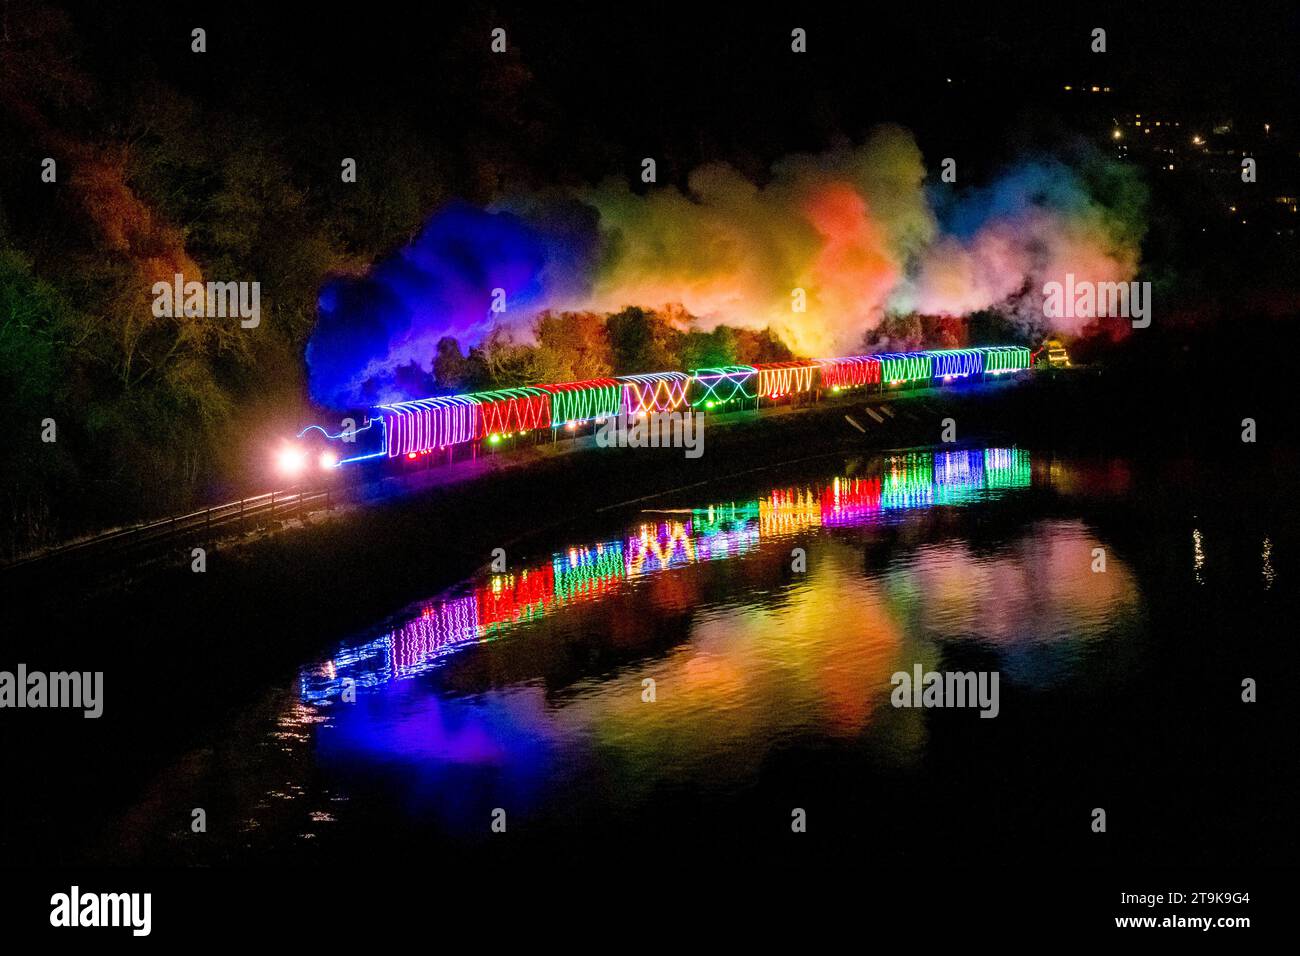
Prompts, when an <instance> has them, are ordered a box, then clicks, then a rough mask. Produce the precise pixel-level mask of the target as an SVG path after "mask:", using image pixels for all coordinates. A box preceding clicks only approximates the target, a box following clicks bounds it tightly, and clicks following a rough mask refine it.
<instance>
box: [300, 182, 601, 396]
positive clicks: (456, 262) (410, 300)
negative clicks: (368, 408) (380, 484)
mask: <svg viewBox="0 0 1300 956" xmlns="http://www.w3.org/2000/svg"><path fill="white" fill-rule="evenodd" d="M534 211H535V212H536V213H537V214H536V215H531V214H524V215H521V214H516V213H514V212H508V211H502V212H485V211H483V210H480V209H477V208H475V207H473V206H470V205H468V204H466V203H462V202H456V203H452V204H449V205H447V206H444V207H443V208H442V209H440V210H439V211H438V212H437V213H435V214H434V216H433V217H432V218H431V219H430V220H429V222H428V223H426V224H425V226H424V228H423V229H422V230H421V231H420V233H419V235H418V236H416V238H415V239H414V240H413V241H412V242H411V243H410V244H409V245H407V246H406V247H404V248H403V249H401V250H399V251H398V252H396V253H394V254H393V255H391V256H389V257H388V258H387V259H384V260H382V261H380V262H379V263H378V264H376V265H375V266H374V267H373V268H372V269H371V270H370V272H369V273H367V274H366V275H365V276H362V277H360V278H356V277H343V278H338V279H334V280H331V281H330V282H328V283H327V284H326V285H325V287H324V288H323V289H322V290H321V294H320V301H319V314H318V317H317V322H316V328H315V330H314V331H313V333H312V337H311V339H310V341H309V342H308V343H307V366H308V387H309V390H310V393H311V398H312V400H313V401H315V402H317V403H319V404H321V405H324V406H325V407H327V408H332V409H340V410H341V409H346V408H355V407H357V406H361V405H370V404H374V403H376V402H385V401H397V400H402V399H411V398H421V397H424V396H426V395H429V394H431V392H430V389H431V388H432V376H431V374H430V368H431V363H432V360H433V355H434V350H435V348H436V346H437V343H438V340H439V339H440V338H442V337H443V336H447V335H450V336H453V337H455V338H456V339H458V340H459V341H460V343H461V344H462V346H463V347H469V346H470V345H474V344H477V343H478V342H479V341H481V340H482V338H483V336H484V335H485V334H486V333H487V331H488V330H489V329H490V328H491V327H492V325H493V324H494V320H502V321H504V322H508V323H510V324H511V325H515V326H523V325H526V320H527V319H528V318H530V317H531V316H533V315H535V314H536V313H537V312H539V311H541V310H542V309H545V308H548V307H552V306H554V305H556V304H559V303H562V302H564V301H566V300H571V299H573V298H577V297H581V296H582V295H584V294H585V293H586V292H587V291H589V288H590V279H591V276H592V274H593V271H594V268H595V264H596V261H597V258H598V229H597V221H596V213H595V211H594V210H592V209H591V208H590V207H587V206H583V205H581V204H578V203H558V204H555V206H554V207H553V208H549V209H545V210H541V209H537V210H534ZM530 212H532V211H530ZM498 288H499V289H503V290H505V302H506V312H505V313H503V314H494V313H493V312H492V310H491V307H492V300H493V290H494V289H498Z"/></svg>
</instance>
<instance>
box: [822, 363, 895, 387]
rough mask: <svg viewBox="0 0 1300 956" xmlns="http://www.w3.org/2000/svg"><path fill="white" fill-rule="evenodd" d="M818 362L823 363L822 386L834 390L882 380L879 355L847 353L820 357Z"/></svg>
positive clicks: (873, 383)
mask: <svg viewBox="0 0 1300 956" xmlns="http://www.w3.org/2000/svg"><path fill="white" fill-rule="evenodd" d="M818 364H819V365H821V387H822V388H824V389H829V390H830V391H832V392H839V391H846V390H848V389H852V388H866V387H869V386H872V385H879V384H880V382H881V369H882V365H881V361H880V356H879V355H847V356H844V357H843V358H830V359H820V360H819V362H818Z"/></svg>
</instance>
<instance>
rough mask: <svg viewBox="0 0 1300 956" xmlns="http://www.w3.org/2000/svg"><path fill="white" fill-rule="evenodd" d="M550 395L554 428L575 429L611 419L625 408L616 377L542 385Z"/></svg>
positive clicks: (621, 386)
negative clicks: (586, 423) (574, 427)
mask: <svg viewBox="0 0 1300 956" xmlns="http://www.w3.org/2000/svg"><path fill="white" fill-rule="evenodd" d="M537 387H538V388H540V389H544V390H545V391H547V392H549V393H550V396H551V427H552V428H562V427H566V426H567V427H570V428H571V427H573V426H575V425H580V424H582V423H584V422H591V421H598V420H600V419H604V418H612V417H615V416H617V415H618V414H619V412H621V411H622V409H623V383H622V382H620V381H618V379H614V378H593V379H588V380H587V381H585V382H562V383H560V384H558V385H539V386H537Z"/></svg>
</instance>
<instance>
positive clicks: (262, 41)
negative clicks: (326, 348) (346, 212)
mask: <svg viewBox="0 0 1300 956" xmlns="http://www.w3.org/2000/svg"><path fill="white" fill-rule="evenodd" d="M123 6H126V7H127V9H119V8H118V7H119V5H116V4H111V5H110V4H96V5H94V6H91V7H87V8H86V9H84V10H81V11H79V12H76V13H75V14H74V16H75V19H76V22H77V25H78V28H79V29H78V32H79V33H80V34H81V35H82V36H83V37H84V38H85V40H86V43H87V49H86V50H85V54H86V56H87V57H88V61H89V62H91V63H93V64H95V72H96V73H97V74H98V75H99V76H100V77H101V78H103V79H104V81H105V82H106V84H107V85H108V86H110V87H111V86H114V85H121V86H123V87H125V85H126V84H127V83H128V82H129V81H130V80H131V79H133V78H137V77H139V76H142V75H148V74H150V73H152V74H154V75H156V76H158V77H159V78H162V79H164V80H165V81H166V82H167V83H168V84H170V85H172V86H175V87H178V88H180V89H181V90H183V91H184V92H186V93H188V94H190V95H192V96H194V97H195V98H196V99H198V100H200V101H201V102H203V103H204V104H205V105H209V106H216V107H221V108H229V109H232V110H235V111H241V112H247V113H255V114H257V115H261V116H264V117H267V118H269V119H271V120H273V121H274V122H276V123H280V124H288V125H292V124H293V123H295V122H296V121H302V120H311V119H313V118H314V119H315V121H316V122H317V123H319V124H330V123H333V124H335V128H336V130H337V131H338V133H339V134H340V135H343V136H346V135H348V134H349V131H354V132H355V135H357V136H365V135H367V133H366V131H367V129H369V128H371V127H372V126H373V124H375V123H377V122H381V120H380V119H378V118H379V117H389V119H387V120H383V121H385V122H397V123H402V124H404V125H406V126H408V127H409V128H412V129H419V130H420V131H421V134H422V135H427V136H430V137H437V136H440V135H446V136H457V135H463V131H464V130H466V129H469V128H474V126H475V124H476V123H479V122H480V120H482V121H483V122H485V123H486V124H487V126H488V127H489V128H491V127H492V124H493V122H494V118H493V117H486V118H485V117H483V116H481V115H475V114H476V113H477V114H483V113H501V112H508V111H512V110H513V111H516V112H517V113H518V114H519V115H518V116H516V117H515V118H514V119H515V121H516V123H515V125H522V126H523V127H524V128H525V129H527V128H529V124H530V123H531V124H532V128H533V129H535V130H536V136H537V137H540V138H541V139H543V140H544V142H536V143H524V142H521V143H519V144H518V146H519V148H520V150H522V151H527V150H529V149H536V150H537V151H538V153H539V155H541V154H545V155H547V156H549V158H550V160H551V162H552V163H553V164H554V167H555V168H556V169H563V170H564V171H565V173H566V174H567V175H570V176H576V177H578V178H588V179H590V178H598V177H599V176H601V175H605V174H607V173H608V172H610V171H611V167H618V168H620V169H621V168H622V166H623V164H624V163H626V162H630V161H632V160H633V159H635V157H638V156H643V155H657V156H661V157H666V164H667V167H668V171H669V175H675V174H678V173H680V172H681V170H683V169H689V168H690V167H691V166H694V165H696V164H698V163H699V162H702V161H705V160H712V159H725V160H728V161H731V162H733V163H736V164H738V165H740V166H741V167H742V168H746V169H749V170H751V171H753V172H755V173H756V174H758V173H761V171H762V170H763V169H764V168H765V167H766V165H767V164H768V163H769V162H770V161H771V159H773V158H775V157H777V156H780V155H782V154H785V153H788V152H792V151H805V150H808V151H813V150H819V149H822V148H824V147H825V146H826V145H828V144H829V143H831V142H833V141H834V140H835V139H836V138H842V137H847V138H850V139H854V140H860V139H861V138H862V137H863V134H864V133H865V131H866V130H867V129H869V128H870V127H871V126H872V125H874V124H875V123H877V122H880V121H885V120H893V121H898V122H901V123H903V124H904V125H907V126H909V127H911V128H912V129H914V130H915V131H916V133H917V135H918V138H919V140H920V142H921V145H922V148H923V149H924V150H927V151H929V149H930V148H933V149H936V150H942V151H943V152H942V154H945V155H946V154H948V153H949V152H953V153H958V152H966V153H969V152H970V151H971V150H974V149H979V150H983V151H985V152H986V153H987V155H988V160H989V162H996V161H997V160H998V159H999V158H1000V154H1003V153H1009V152H1013V151H1015V150H1017V149H1020V148H1023V146H1024V145H1025V144H1024V143H1023V142H1022V141H1021V140H1020V139H1014V141H1013V138H1014V137H1021V138H1022V137H1023V135H1024V131H1025V130H1026V129H1035V128H1038V127H1043V126H1051V125H1053V124H1056V123H1058V122H1060V121H1062V119H1064V120H1065V121H1067V122H1068V121H1069V119H1070V117H1069V116H1068V115H1066V114H1068V112H1069V104H1068V103H1066V102H1064V101H1063V97H1062V95H1061V87H1062V85H1063V84H1064V83H1075V84H1077V83H1082V82H1090V83H1091V82H1096V83H1102V84H1109V85H1111V86H1112V87H1113V88H1114V89H1115V94H1114V99H1113V100H1112V101H1111V102H1112V103H1113V104H1114V107H1115V108H1122V107H1128V108H1136V109H1139V110H1142V109H1148V110H1157V109H1159V110H1177V111H1179V112H1181V113H1182V114H1183V115H1188V114H1194V115H1206V114H1216V113H1231V114H1234V115H1237V116H1239V117H1242V116H1249V117H1252V118H1253V117H1256V116H1259V117H1266V118H1267V117H1270V116H1271V117H1272V121H1273V122H1274V124H1275V127H1276V128H1278V129H1285V128H1286V127H1287V126H1288V125H1290V119H1291V115H1293V114H1294V106H1293V104H1294V103H1295V102H1297V94H1300V89H1298V88H1297V71H1296V68H1295V62H1294V54H1295V51H1296V49H1297V42H1296V41H1297V38H1298V36H1300V34H1298V33H1297V29H1296V26H1297V14H1296V12H1295V7H1296V5H1295V4H1292V3H1283V2H1273V3H1262V4H1257V5H1251V6H1252V8H1251V9H1249V10H1248V9H1247V8H1246V6H1243V5H1238V4H1228V3H1216V4H1213V5H1206V6H1205V9H1203V10H1198V9H1196V8H1194V7H1192V6H1189V5H1185V4H1177V5H1168V6H1163V5H1152V4H1146V3H1136V2H1134V3H1127V4H1122V5H1117V6H1116V7H1114V8H1113V9H1111V10H1110V11H1107V10H1106V8H1105V6H1104V5H1101V4H1094V3H1087V4H1080V3H1074V4H1039V5H1037V7H1035V8H1029V9H1028V10H1026V11H1019V12H1014V13H1013V12H989V11H988V10H987V9H985V8H987V7H990V6H993V5H991V4H971V5H968V6H967V7H966V8H965V9H964V11H963V12H960V13H956V14H953V13H951V12H945V11H944V10H943V8H942V7H941V6H936V5H931V4H925V3H906V4H892V5H890V6H891V7H892V10H891V11H890V12H882V11H881V10H880V9H879V7H880V6H882V5H881V4H877V3H874V2H864V3H860V4H853V5H844V6H843V7H840V8H836V7H832V6H831V5H821V4H818V5H813V4H807V3H804V4H787V5H785V12H782V11H781V10H778V9H773V8H764V7H763V6H762V5H760V4H747V5H706V4H693V5H674V4H665V3H658V2H656V3H651V4H633V3H623V2H619V3H612V2H611V3H606V4H568V5H564V6H563V7H560V6H558V5H546V4H528V5H524V6H522V7H521V8H519V9H512V8H511V7H509V6H507V5H504V4H498V5H455V4H441V3H436V2H432V3H420V4H407V5H398V4H388V3H383V2H367V3H364V4H359V5H348V6H346V7H337V8H331V7H330V6H329V5H310V6H307V5H302V6H299V5H295V4H291V3H285V4H279V3H267V2H254V3H246V2H239V0H236V2H231V0H223V2H214V3H193V4H186V3H168V4H166V5H160V4H143V3H142V4H131V5H123ZM760 10H761V11H763V12H759V11H760ZM196 25H200V26H203V27H205V28H206V29H207V30H208V42H209V47H208V49H209V52H208V54H207V55H206V56H205V57H203V58H198V57H195V56H193V55H192V54H190V52H189V30H190V29H191V28H192V27H193V26H196ZM498 25H499V26H502V27H504V28H505V29H506V30H507V31H508V37H509V42H510V45H511V49H512V54H511V58H501V57H498V58H495V59H494V58H493V57H492V55H491V54H490V53H489V52H488V31H489V30H490V29H491V27H493V26H498ZM794 26H801V27H804V28H805V29H807V31H808V37H809V52H808V53H807V54H806V55H802V56H796V55H794V54H792V53H791V52H790V49H789V44H790V30H791V29H792V28H793V27H794ZM1094 26H1102V27H1104V28H1106V29H1107V32H1108V47H1109V50H1108V52H1107V53H1106V54H1102V55H1098V54H1093V53H1091V52H1090V51H1089V43H1090V31H1091V29H1092V27H1094ZM507 67H509V69H507ZM521 68H522V78H521V76H520V75H518V73H517V72H516V73H512V72H511V71H512V70H513V71H520V70H521ZM950 79H951V81H952V82H949V80H950ZM1284 112H1285V113H1286V114H1288V115H1286V116H1285V118H1282V117H1284ZM507 128H514V127H512V126H507ZM1013 131H1014V132H1013ZM530 136H531V134H524V135H523V136H522V137H521V138H529V137H530Z"/></svg>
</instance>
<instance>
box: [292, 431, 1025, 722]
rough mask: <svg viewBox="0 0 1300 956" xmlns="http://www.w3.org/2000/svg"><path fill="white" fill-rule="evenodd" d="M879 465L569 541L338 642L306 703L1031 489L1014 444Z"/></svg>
mask: <svg viewBox="0 0 1300 956" xmlns="http://www.w3.org/2000/svg"><path fill="white" fill-rule="evenodd" d="M880 464H881V473H880V474H878V475H874V476H871V477H861V478H842V477H836V478H834V479H832V480H831V481H830V482H829V483H828V484H825V485H820V486H816V485H809V486H804V487H795V488H778V489H774V490H772V491H770V492H769V493H768V494H766V495H764V496H762V497H759V498H757V499H755V500H753V501H749V502H744V503H741V504H736V503H728V504H717V505H709V506H707V507H701V508H695V509H691V510H689V511H683V512H678V513H676V514H675V515H674V516H672V517H669V518H667V519H666V520H657V521H651V522H646V523H644V524H641V525H640V526H639V527H638V528H636V529H635V531H633V533H631V534H630V535H629V536H627V537H626V538H624V539H616V540H612V541H604V542H598V543H596V544H592V545H587V546H581V547H571V548H569V549H568V551H566V552H563V553H560V554H556V555H554V556H553V558H552V560H551V562H550V563H549V564H542V565H538V566H534V567H531V568H528V569H526V570H523V571H520V572H518V573H512V574H498V575H493V576H492V577H491V578H490V579H489V580H487V581H486V582H483V583H481V584H479V585H478V586H476V587H474V588H473V589H472V590H471V591H470V592H469V593H467V594H464V595H461V596H456V597H449V598H444V599H440V600H437V601H433V602H429V603H427V604H425V605H423V606H422V607H421V608H420V609H419V612H418V614H416V615H414V616H412V617H411V618H410V619H409V620H407V621H406V622H405V623H403V624H401V625H400V626H398V627H396V628H394V629H392V630H389V631H387V632H386V633H384V634H383V635H382V636H380V637H378V638H377V639H375V640H372V641H368V642H366V643H363V644H360V645H356V646H352V647H344V648H342V649H341V650H340V651H339V652H338V653H337V654H336V655H334V657H333V658H332V659H331V660H330V661H327V662H325V663H324V664H323V665H321V666H320V667H318V668H314V669H311V670H308V671H305V672H304V673H303V675H302V679H301V684H302V688H301V696H302V700H303V701H304V702H307V703H314V702H321V701H324V700H327V699H329V698H331V697H337V696H338V695H339V694H340V693H341V691H342V690H343V689H344V688H345V687H356V688H362V689H367V688H373V687H376V686H378V685H381V684H385V683H387V682H389V681H391V680H396V679H402V678H408V677H413V676H415V675H418V674H421V673H423V672H425V671H427V670H429V669H430V668H432V667H435V666H437V665H438V663H439V662H440V661H441V659H442V658H444V657H445V656H446V655H448V654H451V653H453V652H454V651H456V650H457V649H459V648H461V647H462V646H465V645H467V644H473V643H477V642H479V641H484V640H490V639H492V638H493V637H496V636H499V635H501V634H503V633H505V632H506V631H507V630H509V629H511V628H512V627H515V626H518V625H520V624H526V623H528V622H531V621H534V620H536V619H538V618H540V617H541V616H543V615H546V614H548V613H551V612H553V611H555V610H556V609H558V608H561V607H566V606H570V605H575V604H581V603H584V602H589V601H598V600H601V599H605V598H608V597H609V596H611V595H613V594H615V593H617V592H618V591H619V590H621V589H622V588H625V587H627V586H629V585H632V584H634V583H635V582H636V581H637V580H638V579H641V578H645V577H648V576H651V575H655V574H659V573H661V572H664V571H667V570H669V569H672V568H678V567H682V566H685V565H689V564H695V563H698V562H704V561H719V560H726V559H729V558H735V557H740V556H742V555H745V554H747V553H749V552H750V551H751V550H753V549H754V548H756V547H757V546H758V545H759V543H760V542H762V541H765V540H771V539H774V538H780V537H786V536H790V535H795V534H799V533H802V532H805V531H808V530H811V529H816V528H820V527H827V528H846V527H855V526H862V525H866V524H870V523H873V522H876V521H879V520H881V518H882V517H884V516H888V515H889V514H891V513H896V512H904V511H909V510H914V509H918V508H928V507H933V506H938V505H950V506H951V505H965V504H969V503H971V502H973V501H977V500H980V499H982V498H987V497H988V496H989V495H990V494H996V493H998V492H1000V491H1004V490H1008V489H1015V488H1027V487H1029V485H1030V482H1031V474H1032V467H1031V464H1032V463H1031V459H1030V455H1029V453H1028V452H1027V451H1025V450H1023V449H1018V448H983V449H958V450H954V451H949V452H939V453H935V452H909V453H903V454H898V455H892V456H889V457H887V458H885V459H883V460H882V462H881V463H880ZM677 515H680V517H679V516H677ZM348 682H351V683H348Z"/></svg>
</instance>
